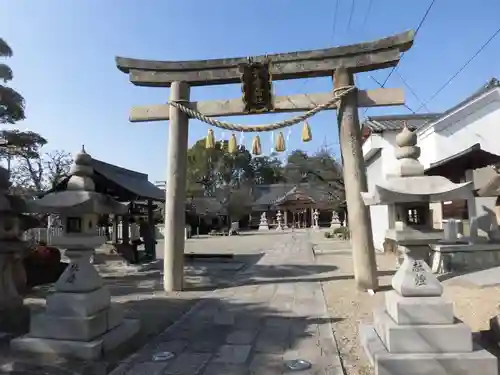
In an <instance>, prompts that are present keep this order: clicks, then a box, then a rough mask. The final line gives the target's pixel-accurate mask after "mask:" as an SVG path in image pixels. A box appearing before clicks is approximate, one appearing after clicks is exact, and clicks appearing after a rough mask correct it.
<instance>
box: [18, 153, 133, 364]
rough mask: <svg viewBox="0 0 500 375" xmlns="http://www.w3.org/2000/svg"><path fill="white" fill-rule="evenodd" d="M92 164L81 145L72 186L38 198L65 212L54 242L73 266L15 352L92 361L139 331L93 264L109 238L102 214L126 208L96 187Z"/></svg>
mask: <svg viewBox="0 0 500 375" xmlns="http://www.w3.org/2000/svg"><path fill="white" fill-rule="evenodd" d="M91 162H92V160H91V157H90V155H88V154H87V153H86V152H85V150H84V149H82V151H81V152H80V153H79V154H77V155H76V156H75V160H74V164H73V166H72V168H71V177H70V179H69V181H68V185H67V190H66V191H62V192H57V193H51V194H47V195H46V196H45V197H44V198H42V199H41V200H39V201H34V202H33V204H34V205H36V206H37V207H38V208H39V212H44V211H46V212H57V213H59V214H60V215H61V219H62V222H63V235H62V236H60V237H58V238H57V239H54V243H53V244H54V245H55V246H58V247H61V248H64V249H66V253H65V254H66V255H67V256H68V257H69V259H70V264H69V265H68V267H67V268H66V270H65V271H64V272H63V273H62V275H61V277H60V278H59V280H58V281H57V282H56V283H55V285H54V289H55V292H54V293H52V294H51V295H49V296H48V297H47V301H46V309H45V312H43V313H41V314H37V315H34V316H32V317H31V324H30V332H29V334H27V335H25V336H21V337H18V338H16V339H14V340H12V341H11V347H12V348H13V349H15V350H21V351H28V352H36V353H50V354H57V355H62V356H70V357H77V358H81V359H86V360H93V359H98V358H100V357H101V356H102V355H103V354H104V353H105V352H106V351H109V350H111V349H113V348H114V347H116V346H118V345H119V344H121V343H123V342H124V341H127V340H128V339H130V338H132V336H134V335H135V334H136V333H137V331H138V330H139V323H140V322H139V320H135V319H123V311H122V308H121V306H119V305H113V304H111V298H110V293H109V290H108V289H107V287H105V286H104V285H103V281H102V279H101V277H100V275H99V274H98V273H97V271H96V270H95V268H94V266H93V265H91V264H90V258H91V256H92V254H93V251H94V249H95V248H96V247H98V246H100V245H102V243H104V241H105V238H104V237H102V236H99V235H98V233H97V221H98V214H107V213H111V212H115V213H116V212H118V213H123V212H124V210H127V207H126V206H124V205H122V204H121V203H119V202H116V201H115V200H113V199H112V198H111V197H107V196H105V195H102V194H100V193H96V192H95V191H94V182H93V180H92V178H91V177H92V175H93V168H92V166H91Z"/></svg>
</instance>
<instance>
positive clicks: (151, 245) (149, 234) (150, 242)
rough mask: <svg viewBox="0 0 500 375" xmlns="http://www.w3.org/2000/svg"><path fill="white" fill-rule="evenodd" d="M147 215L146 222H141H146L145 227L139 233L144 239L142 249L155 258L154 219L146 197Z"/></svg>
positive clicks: (150, 205)
mask: <svg viewBox="0 0 500 375" xmlns="http://www.w3.org/2000/svg"><path fill="white" fill-rule="evenodd" d="M147 215H148V217H147V223H144V222H143V223H141V224H142V225H144V224H147V225H146V226H145V227H143V228H145V229H144V230H143V233H142V235H141V236H142V238H143V240H144V251H145V252H146V255H147V256H148V257H149V258H150V259H156V238H155V220H154V212H153V201H152V200H151V199H148V206H147Z"/></svg>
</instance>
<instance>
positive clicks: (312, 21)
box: [0, 0, 500, 181]
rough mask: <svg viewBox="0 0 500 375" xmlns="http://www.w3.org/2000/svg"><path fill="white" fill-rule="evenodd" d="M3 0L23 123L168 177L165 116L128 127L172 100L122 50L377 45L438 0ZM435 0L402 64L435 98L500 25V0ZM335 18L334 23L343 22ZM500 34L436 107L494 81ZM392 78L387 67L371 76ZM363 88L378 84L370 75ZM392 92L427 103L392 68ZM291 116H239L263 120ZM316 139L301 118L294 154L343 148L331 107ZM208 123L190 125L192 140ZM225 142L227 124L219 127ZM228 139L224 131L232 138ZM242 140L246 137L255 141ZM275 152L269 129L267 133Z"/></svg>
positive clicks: (1, 30)
mask: <svg viewBox="0 0 500 375" xmlns="http://www.w3.org/2000/svg"><path fill="white" fill-rule="evenodd" d="M338 1H339V7H338V15H337V16H336V17H335V15H334V10H335V1H334V0H329V1H326V0H318V1H303V0H286V1H285V0H252V1H240V0H210V1H207V0H183V1H181V0H170V1H168V0H148V1H139V0H134V1H132V0H120V1H118V0H106V1H102V0H85V1H84V0H70V1H68V0H67V1H63V0H45V1H41V0H38V1H33V0H31V1H29V0H0V9H1V10H2V11H1V13H0V36H1V37H3V38H4V39H5V40H6V41H7V42H8V43H9V44H10V45H11V47H12V48H13V50H14V57H13V58H11V59H9V60H8V61H7V63H8V64H9V65H10V66H11V67H12V69H13V70H14V75H15V79H14V81H13V83H12V87H14V88H15V89H17V90H18V91H19V92H20V93H22V94H23V96H24V97H25V99H26V102H27V119H26V120H25V121H23V122H21V123H18V124H17V125H16V126H17V127H19V128H20V129H29V130H32V131H36V132H39V133H41V134H42V135H43V136H45V137H46V138H47V139H48V140H49V145H48V146H47V148H48V149H64V150H67V151H70V152H74V151H77V150H78V149H79V148H80V147H81V144H85V146H86V149H87V151H88V152H89V153H90V154H92V156H94V157H96V158H98V159H100V160H104V161H107V162H109V163H113V164H117V165H120V166H123V167H126V168H130V169H134V170H138V171H141V172H144V173H148V174H149V176H150V180H152V181H154V180H163V179H164V178H165V166H166V155H167V152H166V151H167V150H166V147H167V126H168V123H167V122H155V123H136V124H132V123H129V122H128V112H129V109H130V108H131V107H132V106H133V105H146V104H159V103H162V102H164V101H166V100H167V98H168V95H169V93H168V89H166V88H141V87H135V86H133V85H132V84H131V83H129V81H128V77H127V76H126V75H125V74H123V73H121V72H119V71H118V70H117V68H116V66H115V62H114V57H115V56H116V55H120V56H126V57H136V58H144V59H159V60H162V59H163V60H188V59H209V58H221V57H236V56H251V55H258V54H264V53H276V52H291V51H296V50H304V49H317V48H326V47H330V46H336V45H345V44H352V43H357V42H361V41H369V40H373V39H377V38H380V37H384V36H388V35H392V34H396V33H399V32H402V31H404V30H407V29H411V28H415V27H416V26H417V24H418V23H419V21H420V19H421V18H422V16H423V14H424V12H425V10H426V8H427V6H428V4H429V3H430V1H429V0H419V1H416V0H373V2H372V5H371V10H370V12H369V13H368V14H367V8H368V5H369V3H370V0H356V1H355V5H354V11H353V13H352V18H351V22H350V24H349V14H350V7H351V3H352V1H353V0H338ZM475 4H476V5H475V6H470V2H469V1H467V2H466V1H465V0H460V1H459V0H436V3H435V5H434V7H433V9H432V10H431V12H430V14H429V16H428V18H427V20H426V22H425V24H424V25H423V27H422V29H421V31H420V32H419V34H418V36H417V39H416V42H415V44H414V46H413V48H412V49H411V50H410V51H409V52H407V53H406V55H405V56H404V58H403V60H402V62H401V64H400V67H399V68H398V71H399V72H400V73H401V76H402V77H403V78H404V79H405V80H406V81H407V82H408V83H409V84H410V86H411V87H412V89H413V90H414V91H415V92H416V94H417V95H418V97H419V98H420V100H423V101H426V100H427V99H428V98H429V97H431V96H432V95H433V94H434V92H435V91H436V90H437V89H438V88H439V87H440V86H441V85H442V84H444V83H445V82H446V81H447V80H448V79H449V78H450V77H451V75H452V74H454V73H455V72H456V71H457V70H458V69H459V68H460V67H461V66H462V65H463V64H464V63H465V62H466V61H467V60H468V59H469V58H470V57H471V56H472V55H473V53H474V52H475V51H476V50H477V49H478V48H479V46H480V45H481V44H482V43H483V42H484V41H485V40H486V39H487V38H488V37H489V36H490V35H491V34H492V33H493V32H494V30H495V29H496V28H497V27H498V22H499V21H498V14H500V2H499V1H498V0H478V1H477V2H475ZM334 19H336V23H334ZM499 60H500V37H498V38H497V39H495V40H494V41H493V42H492V43H491V44H490V45H489V46H488V47H487V48H486V49H485V50H484V51H483V52H482V53H481V54H480V55H479V56H478V57H477V58H476V59H475V60H474V61H473V62H472V63H471V64H470V65H469V66H468V68H467V69H466V70H465V71H464V72H462V73H461V74H460V75H459V76H458V77H457V78H456V79H455V80H454V81H453V83H452V84H450V85H449V86H448V87H447V88H446V89H445V90H444V91H443V92H442V93H441V94H440V95H439V96H438V97H436V98H435V99H434V100H432V101H431V102H430V103H429V105H428V107H429V109H430V110H431V111H441V110H445V109H446V108H448V107H450V106H452V105H454V104H456V103H457V102H458V101H459V100H461V99H463V98H464V97H466V96H467V95H469V94H471V93H472V92H473V91H475V90H476V89H478V88H479V87H480V86H481V85H483V84H484V83H486V82H487V81H488V80H489V79H490V78H491V77H493V76H500V64H499ZM371 74H372V75H373V76H374V77H375V78H376V79H377V80H378V81H381V82H383V81H384V80H385V78H386V77H387V75H388V74H389V70H380V71H376V72H373V73H371ZM357 85H358V86H359V87H360V88H365V89H366V88H376V87H377V84H376V83H375V82H374V81H373V80H372V79H371V78H370V77H369V75H368V74H362V75H358V76H357ZM386 86H387V87H402V88H404V89H405V92H406V95H407V105H408V106H409V107H410V108H412V109H417V108H418V107H419V106H420V104H419V101H418V100H417V99H415V98H414V97H413V95H412V94H411V93H410V92H409V91H408V89H407V88H405V87H404V85H403V82H402V81H401V79H400V77H399V76H398V75H397V74H393V75H392V77H391V78H390V80H389V82H388V83H387V85H386ZM328 90H331V81H330V80H329V79H327V78H325V79H309V80H298V81H286V82H277V83H276V84H275V94H277V95H286V94H291V93H300V92H324V91H328ZM240 95H241V92H240V89H239V87H238V85H229V86H213V87H206V88H194V89H193V90H192V97H193V99H194V100H200V99H204V100H207V99H225V98H236V97H239V96H240ZM382 113H409V111H408V109H406V108H404V107H391V108H388V107H386V108H379V109H370V110H369V111H368V112H367V115H375V114H382ZM290 116H292V114H282V115H265V116H246V117H231V118H228V119H229V120H230V121H234V122H239V123H247V124H256V123H267V122H273V121H276V120H278V119H282V118H288V117H290ZM310 124H311V127H312V133H313V139H314V140H313V142H310V143H308V144H302V143H301V141H300V131H301V125H296V126H295V127H293V128H292V130H291V134H290V138H289V142H288V145H287V146H288V149H289V150H291V149H294V148H301V149H305V150H307V151H311V152H312V151H315V150H317V149H318V148H319V147H320V146H321V145H322V144H323V143H325V142H326V143H327V144H328V145H329V146H330V147H332V148H334V149H338V139H337V125H336V120H335V113H334V112H325V113H322V114H320V115H317V116H315V117H313V118H312V119H311V120H310ZM206 132H207V126H205V125H204V124H202V123H200V122H197V121H192V122H191V127H190V135H189V139H190V143H192V142H194V141H195V140H197V139H199V138H201V137H203V136H204V135H205V134H206ZM215 134H216V137H219V138H220V137H221V136H222V134H221V131H220V130H215ZM228 136H229V134H228V133H227V132H226V134H225V137H226V138H227V137H228ZM251 137H252V135H251V134H246V135H245V139H244V141H245V143H246V144H247V145H249V144H250V142H251ZM261 138H262V141H263V143H264V146H263V147H264V150H265V151H266V150H268V151H270V148H271V143H270V134H269V133H268V134H263V135H262V137H261Z"/></svg>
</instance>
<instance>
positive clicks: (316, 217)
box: [312, 208, 319, 230]
mask: <svg viewBox="0 0 500 375" xmlns="http://www.w3.org/2000/svg"><path fill="white" fill-rule="evenodd" d="M312 219H313V225H312V229H314V230H319V211H318V209H316V208H315V209H314V211H313V213H312Z"/></svg>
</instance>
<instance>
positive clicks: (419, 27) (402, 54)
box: [363, 0, 436, 116]
mask: <svg viewBox="0 0 500 375" xmlns="http://www.w3.org/2000/svg"><path fill="white" fill-rule="evenodd" d="M435 2H436V0H432V1H431V3H430V4H429V6H428V7H427V9H426V11H425V13H424V15H423V17H422V19H421V20H420V22H419V23H418V26H417V28H416V29H415V35H414V37H413V39H414V40H415V39H416V38H417V34H418V32H419V31H420V29H421V28H422V26H423V24H424V22H425V20H426V19H427V16H428V15H429V13H430V11H431V9H432V7H433V6H434V3H435ZM404 55H405V52H403V53H401V57H400V58H399V63H398V65H395V66H394V67H393V68H392V69H391V71H390V72H389V75H388V76H387V78H386V79H385V81H384V83H382V85H381V86H380V87H381V88H384V87H385V85H386V84H387V81H389V78H391V76H392V74H393V73H394V71H395V70H396V68H397V67H398V66H399V64H401V61H402V60H403V57H404ZM368 110H369V108H366V109H365V110H364V112H363V116H365V115H366V112H367V111H368ZM412 112H413V111H412ZM414 113H415V112H414Z"/></svg>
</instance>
